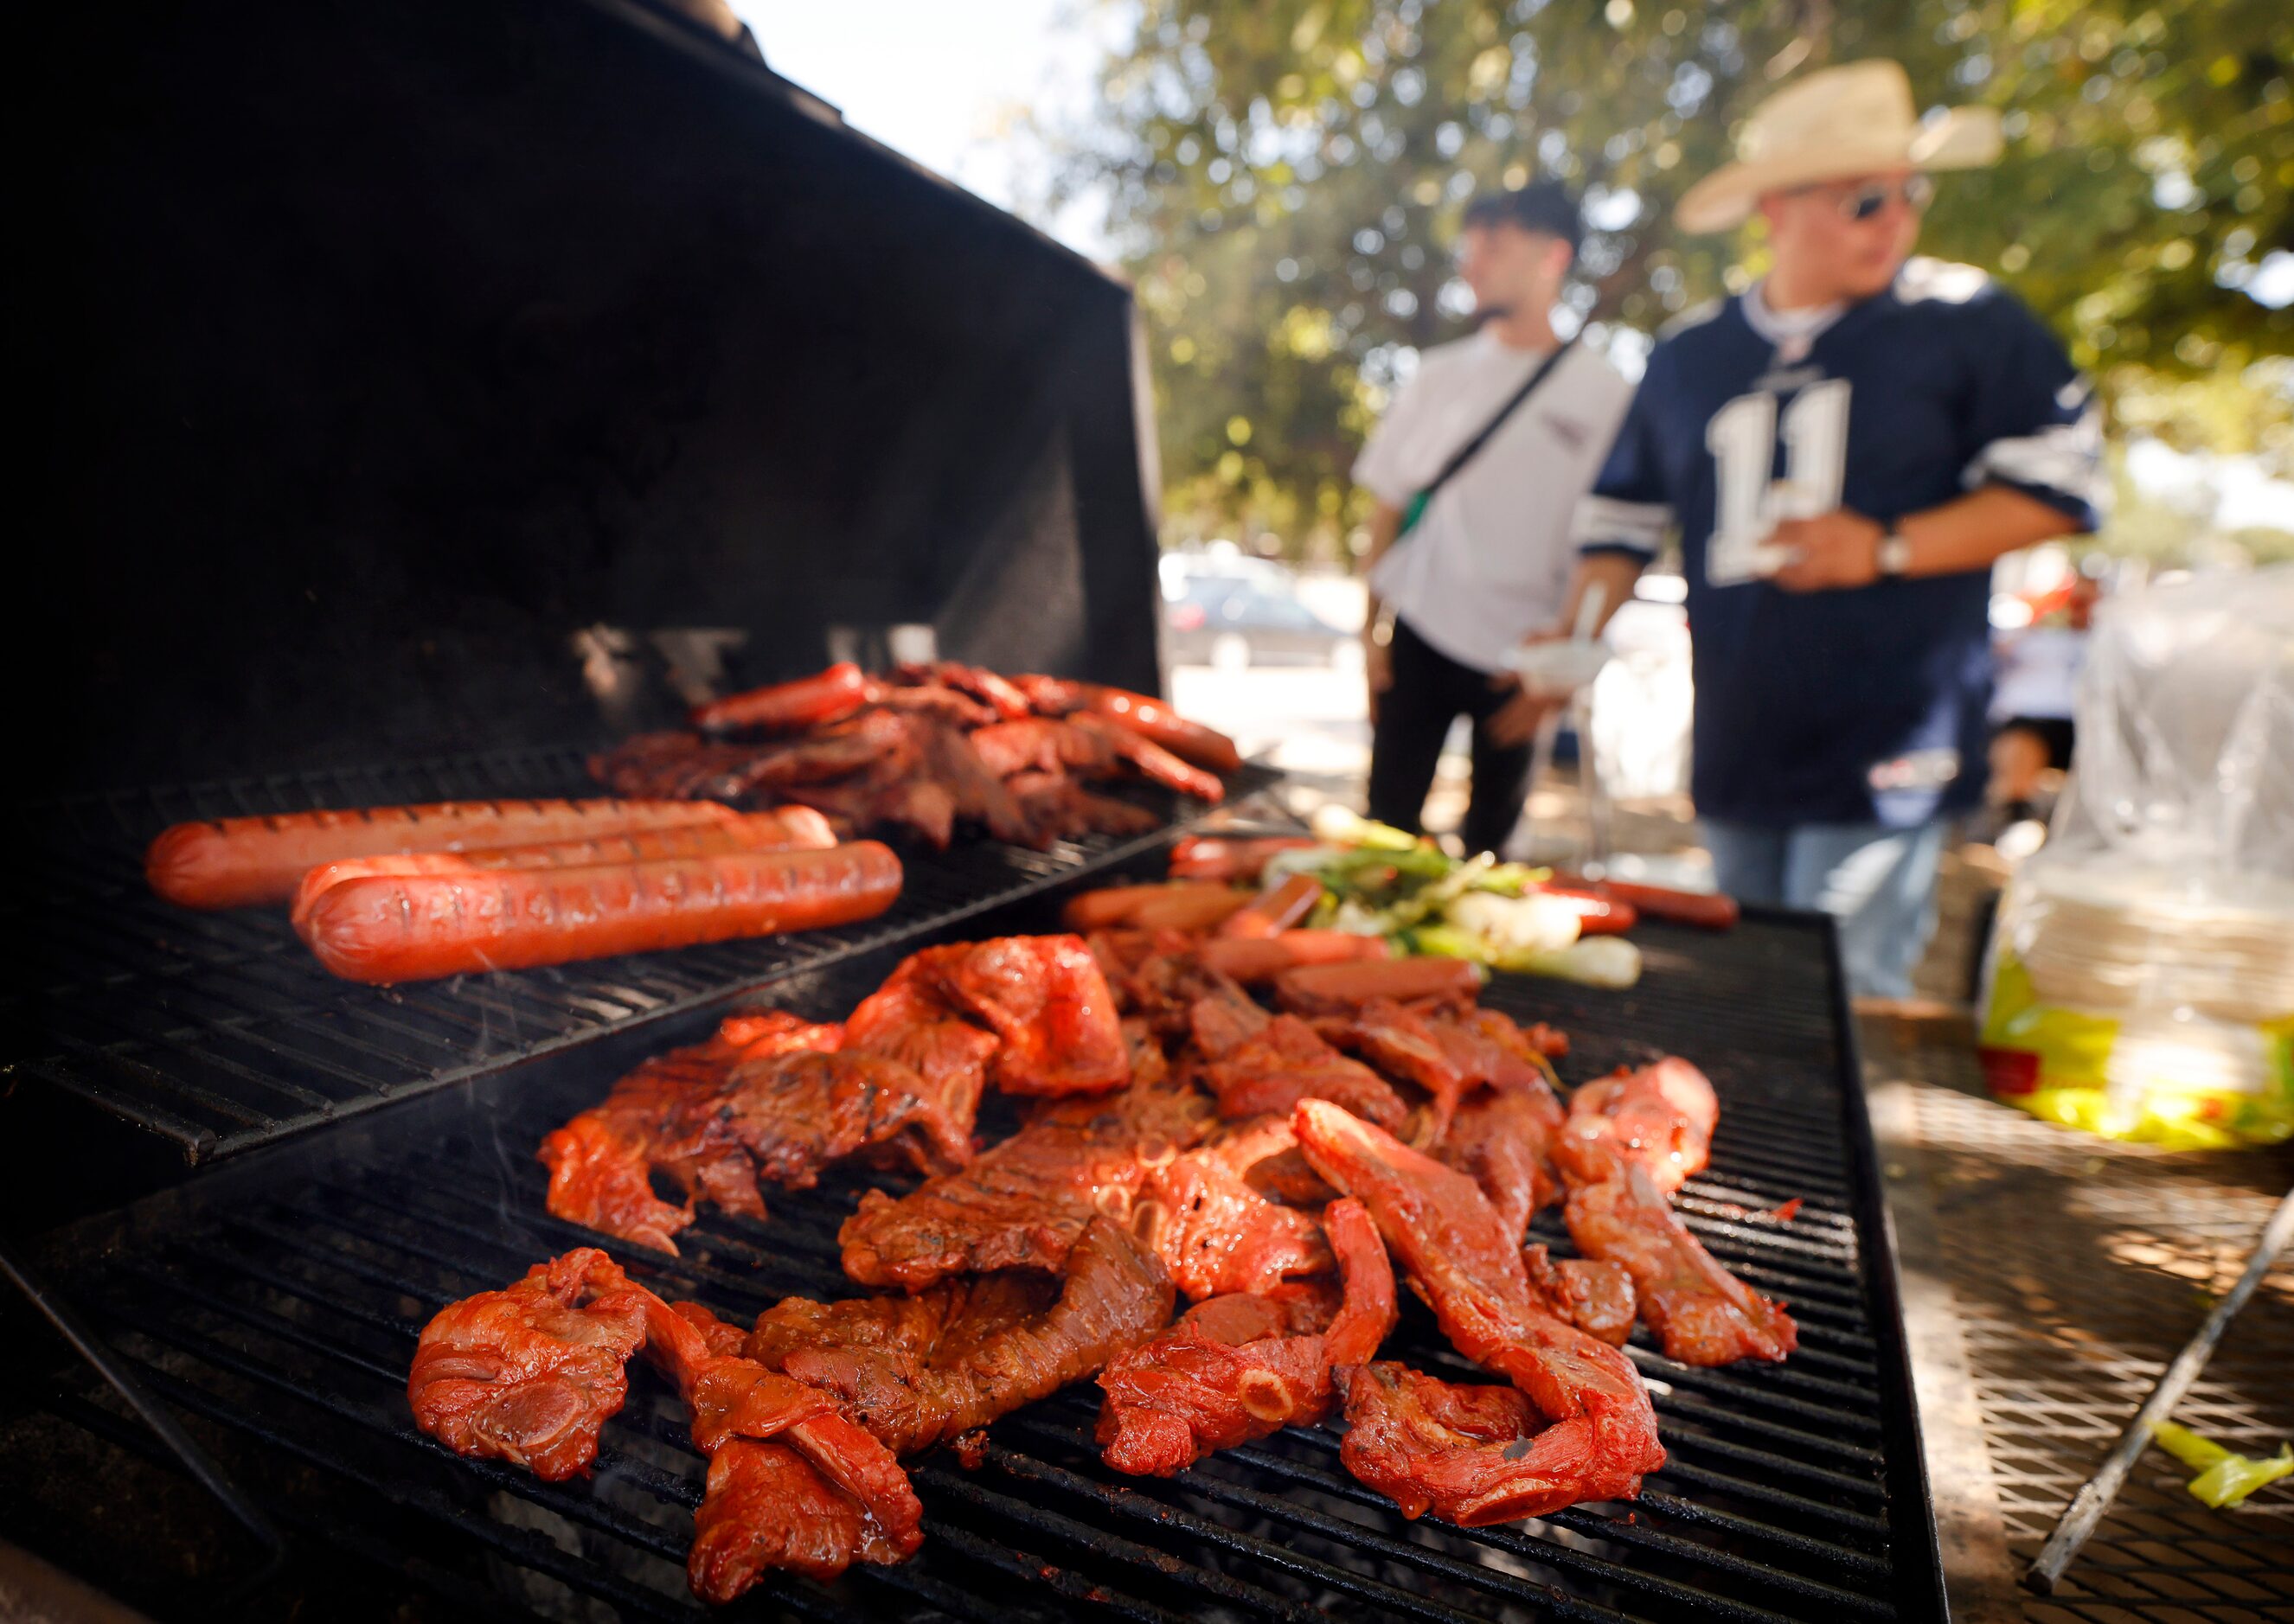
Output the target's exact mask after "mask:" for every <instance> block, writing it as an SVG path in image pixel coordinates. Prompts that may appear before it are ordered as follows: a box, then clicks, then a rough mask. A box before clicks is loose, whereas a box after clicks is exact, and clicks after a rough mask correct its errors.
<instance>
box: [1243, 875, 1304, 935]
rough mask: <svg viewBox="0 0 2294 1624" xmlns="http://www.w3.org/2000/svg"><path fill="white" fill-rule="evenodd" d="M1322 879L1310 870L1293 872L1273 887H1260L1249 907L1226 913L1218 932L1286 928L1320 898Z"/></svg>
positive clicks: (1260, 932) (1266, 931)
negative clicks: (1265, 888)
mask: <svg viewBox="0 0 2294 1624" xmlns="http://www.w3.org/2000/svg"><path fill="white" fill-rule="evenodd" d="M1322 896H1323V891H1322V881H1320V880H1317V879H1315V878H1314V875H1312V874H1293V875H1291V876H1290V877H1289V879H1288V880H1285V881H1283V882H1282V883H1281V884H1280V885H1278V886H1276V887H1275V888H1274V889H1272V890H1268V891H1261V892H1260V893H1259V894H1258V899H1257V901H1255V902H1253V903H1252V904H1251V905H1249V907H1247V908H1242V909H1239V910H1238V911H1236V912H1235V913H1233V914H1229V915H1227V917H1226V920H1225V922H1224V923H1222V924H1221V925H1220V926H1219V928H1218V933H1219V934H1220V935H1221V936H1233V937H1245V938H1248V937H1268V936H1273V935H1274V934H1276V933H1277V932H1279V931H1283V930H1289V928H1290V927H1291V926H1293V925H1295V924H1297V922H1299V921H1300V920H1302V919H1304V918H1306V915H1307V914H1312V913H1313V912H1314V905H1315V904H1316V903H1318V902H1320V901H1322Z"/></svg>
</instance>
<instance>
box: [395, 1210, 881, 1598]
mask: <svg viewBox="0 0 2294 1624" xmlns="http://www.w3.org/2000/svg"><path fill="white" fill-rule="evenodd" d="M706 1317H707V1316H706V1315H705V1313H704V1315H703V1316H702V1318H704V1319H705V1318H706ZM641 1348H642V1349H644V1350H645V1351H646V1352H647V1357H648V1358H649V1359H650V1360H651V1361H652V1362H653V1363H654V1364H655V1366H657V1367H658V1368H660V1369H661V1370H662V1371H663V1374H664V1375H666V1376H669V1377H670V1379H671V1381H672V1382H674V1383H675V1384H676V1385H677V1389H678V1392H679V1393H680V1394H681V1395H682V1396H683V1398H684V1400H685V1401H686V1404H687V1407H688V1408H689V1409H691V1410H692V1412H693V1441H694V1446H695V1448H696V1449H699V1450H700V1451H701V1452H702V1453H703V1454H704V1455H705V1456H708V1457H709V1458H710V1463H709V1476H708V1482H707V1486H706V1488H705V1490H704V1496H703V1499H702V1504H701V1508H700V1510H699V1511H698V1512H697V1513H696V1514H695V1518H694V1541H693V1547H692V1549H691V1550H690V1552H689V1553H688V1555H687V1564H686V1574H687V1581H688V1582H689V1583H690V1584H691V1585H692V1587H693V1590H694V1593H695V1594H696V1595H697V1596H701V1597H702V1598H703V1599H704V1600H706V1601H712V1602H727V1601H730V1600H731V1599H732V1598H733V1597H735V1596H738V1595H739V1594H740V1593H741V1592H742V1591H744V1590H745V1589H747V1588H748V1587H750V1586H751V1585H752V1584H754V1583H755V1582H756V1581H757V1579H759V1578H760V1577H761V1575H762V1574H763V1573H764V1571H766V1570H767V1569H769V1568H775V1567H787V1568H793V1569H794V1570H796V1571H800V1572H803V1573H807V1574H809V1575H811V1576H812V1577H814V1578H818V1579H833V1578H834V1577H835V1576H836V1575H837V1574H839V1573H842V1571H844V1570H845V1568H846V1567H847V1566H848V1565H850V1563H852V1562H854V1561H856V1560H857V1561H863V1562H898V1561H900V1560H901V1559H903V1558H904V1557H907V1556H908V1555H913V1554H914V1553H915V1549H916V1547H917V1546H918V1545H919V1544H920V1543H921V1542H922V1539H923V1531H922V1528H921V1526H920V1525H921V1523H922V1519H923V1507H922V1506H920V1505H918V1504H917V1501H916V1498H915V1491H914V1490H911V1489H910V1488H909V1486H908V1481H907V1474H904V1473H903V1472H901V1470H900V1468H899V1463H898V1462H897V1461H895V1460H894V1459H893V1458H892V1457H891V1454H889V1453H888V1452H887V1451H886V1450H885V1449H884V1448H883V1445H881V1444H879V1443H878V1442H877V1441H875V1439H874V1438H872V1437H871V1436H869V1435H868V1433H866V1432H865V1431H863V1430H862V1429H861V1428H859V1427H858V1426H856V1425H853V1424H852V1423H851V1422H850V1421H848V1420H846V1419H845V1418H844V1417H842V1415H840V1414H839V1413H838V1411H837V1408H836V1404H835V1401H834V1400H833V1399H831V1398H830V1397H828V1395H826V1394H825V1393H818V1392H816V1391H814V1390H813V1389H811V1388H809V1387H806V1386H805V1385H803V1384H801V1383H799V1382H797V1381H794V1380H793V1379H791V1378H789V1377H787V1376H781V1375H778V1374H777V1373H775V1372H773V1371H770V1370H767V1369H766V1368H764V1367H763V1366H761V1365H759V1364H757V1363H755V1362H754V1361H752V1360H746V1359H743V1358H740V1357H738V1356H737V1355H734V1354H730V1353H727V1352H721V1351H720V1350H718V1349H716V1348H713V1347H712V1345H711V1344H710V1341H709V1339H708V1338H707V1337H706V1336H704V1335H703V1334H702V1333H701V1331H700V1330H699V1329H698V1328H696V1325H695V1323H694V1320H692V1319H691V1318H689V1317H688V1316H687V1314H685V1313H681V1312H679V1311H677V1310H673V1309H671V1307H670V1305H669V1304H668V1303H664V1302H663V1301H662V1300H661V1299H660V1298H659V1297H657V1296H655V1295H654V1294H653V1293H651V1292H649V1291H647V1290H646V1289H645V1288H644V1287H641V1286H639V1285H637V1284H635V1283H634V1282H632V1281H631V1280H630V1279H629V1278H628V1277H627V1276H626V1275H625V1274H623V1273H622V1270H621V1269H620V1267H619V1266H618V1265H616V1264H615V1263H614V1262H613V1260H612V1259H610V1258H608V1257H607V1256H606V1255H605V1254H604V1253H602V1252H599V1251H597V1250H596V1249H594V1248H592V1247H587V1246H584V1247H579V1248H577V1249H575V1250H573V1251H572V1252H568V1253H566V1254H565V1255H564V1256H562V1257H557V1258H553V1259H551V1260H550V1261H549V1263H537V1264H536V1265H534V1267H533V1269H532V1270H531V1271H529V1272H528V1273H527V1275H526V1278H525V1279H523V1280H521V1281H519V1282H518V1283H517V1285H515V1286H512V1287H508V1289H506V1290H502V1291H487V1292H480V1293H479V1294H477V1295H476V1296H472V1297H467V1298H465V1299H463V1300H462V1301H461V1302H460V1303H451V1304H449V1305H448V1306H447V1307H446V1308H444V1309H443V1310H442V1311H440V1312H439V1313H438V1314H437V1315H436V1316H435V1318H434V1319H433V1320H431V1321H430V1323H429V1325H427V1327H425V1328H424V1329H423V1332H422V1336H421V1339H420V1341H419V1344H418V1345H417V1347H416V1350H415V1355H414V1366H413V1368H412V1370H411V1372H410V1373H409V1375H408V1378H407V1397H408V1400H409V1401H410V1402H411V1405H412V1406H413V1409H414V1416H415V1421H416V1423H417V1425H419V1426H420V1427H421V1428H422V1430H423V1431H425V1432H427V1433H431V1434H432V1435H433V1436H435V1437H436V1438H438V1439H439V1440H440V1441H442V1442H443V1443H445V1444H446V1446H447V1447H448V1448H450V1449H453V1450H454V1451H455V1452H456V1453H458V1454H463V1455H480V1456H492V1457H495V1458H500V1459H504V1460H508V1461H511V1462H513V1463H514V1464H517V1465H520V1466H528V1467H530V1468H531V1469H532V1470H533V1472H534V1474H536V1475H537V1476H540V1477H541V1478H544V1479H545V1480H548V1481H551V1482H557V1481H559V1480H562V1479H564V1478H566V1477H570V1476H573V1474H576V1473H579V1472H582V1471H585V1470H587V1469H588V1466H589V1465H590V1461H591V1460H592V1459H594V1458H596V1454H597V1448H598V1429H599V1427H600V1426H601V1425H603V1424H604V1422H605V1421H606V1418H607V1417H610V1416H612V1415H614V1413H615V1412H616V1411H618V1410H619V1409H621V1406H622V1399H623V1397H624V1396H625V1394H626V1393H627V1391H628V1387H627V1383H628V1364H629V1360H630V1356H631V1355H632V1354H634V1353H636V1352H638V1351H639V1349H641Z"/></svg>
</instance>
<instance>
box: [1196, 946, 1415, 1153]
mask: <svg viewBox="0 0 2294 1624" xmlns="http://www.w3.org/2000/svg"><path fill="white" fill-rule="evenodd" d="M1197 974H1198V975H1199V976H1200V977H1205V978H1210V980H1211V981H1212V984H1213V990H1211V991H1210V992H1208V993H1206V994H1204V995H1202V996H1200V997H1198V998H1197V999H1196V1000H1195V1001H1194V1003H1192V1005H1191V1006H1190V1007H1189V1009H1188V1021H1189V1025H1190V1027H1191V1028H1192V1034H1193V1037H1194V1043H1195V1048H1196V1050H1197V1051H1198V1052H1200V1054H1201V1055H1202V1056H1203V1057H1204V1059H1205V1060H1206V1061H1207V1062H1208V1063H1207V1064H1206V1065H1205V1066H1204V1067H1203V1068H1202V1077H1203V1081H1204V1082H1205V1083H1207V1084H1209V1086H1210V1089H1211V1092H1213V1093H1215V1094H1216V1095H1217V1096H1218V1108H1219V1115H1220V1116H1222V1117H1229V1118H1233V1117H1257V1116H1261V1115H1264V1114H1265V1113H1266V1112H1269V1111H1275V1112H1287V1111H1289V1109H1290V1108H1292V1107H1294V1106H1296V1105H1297V1103H1298V1101H1300V1100H1337V1101H1338V1103H1339V1104H1341V1105H1343V1106H1345V1107H1346V1108H1347V1109H1348V1110H1349V1111H1352V1112H1353V1113H1354V1115H1355V1116H1358V1117H1363V1118H1365V1119H1367V1120H1369V1121H1371V1122H1375V1123H1378V1124H1379V1125H1381V1126H1385V1127H1389V1128H1398V1127H1400V1126H1401V1125H1403V1121H1404V1119H1405V1118H1407V1117H1408V1116H1409V1115H1410V1108H1409V1107H1408V1106H1407V1105H1405V1104H1404V1103H1403V1099H1402V1096H1401V1095H1400V1094H1397V1093H1395V1092H1394V1086H1393V1084H1389V1083H1388V1082H1387V1080H1386V1079H1385V1078H1384V1077H1381V1076H1379V1075H1378V1073H1376V1072H1374V1071H1372V1070H1371V1068H1369V1067H1367V1066H1365V1065H1363V1063H1362V1062H1361V1061H1360V1060H1349V1059H1348V1058H1347V1057H1346V1056H1345V1055H1343V1054H1340V1053H1339V1052H1338V1051H1337V1050H1336V1049H1334V1048H1332V1047H1331V1046H1330V1043H1329V1042H1328V1041H1327V1040H1325V1039H1324V1038H1323V1037H1322V1035H1321V1034H1320V1033H1318V1032H1316V1031H1315V1030H1314V1027H1311V1026H1309V1025H1307V1024H1306V1022H1305V1021H1304V1020H1301V1019H1299V1018H1298V1017H1297V1016H1295V1015H1269V1014H1268V1013H1267V1012H1266V1011H1265V1010H1262V1009H1260V1008H1259V1007H1258V1005H1257V1004H1256V1003H1252V1002H1251V999H1250V995H1249V994H1248V993H1246V992H1244V991H1243V990H1242V988H1241V987H1239V986H1236V985H1235V983H1233V982H1232V981H1230V980H1228V979H1227V978H1225V977H1224V976H1219V975H1216V972H1212V971H1201V970H1199V971H1198V972H1197Z"/></svg>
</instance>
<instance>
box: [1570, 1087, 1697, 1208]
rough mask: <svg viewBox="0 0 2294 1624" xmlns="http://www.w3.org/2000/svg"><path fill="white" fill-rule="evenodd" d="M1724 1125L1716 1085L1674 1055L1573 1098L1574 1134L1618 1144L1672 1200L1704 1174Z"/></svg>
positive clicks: (1572, 1118) (1571, 1124) (1571, 1118)
mask: <svg viewBox="0 0 2294 1624" xmlns="http://www.w3.org/2000/svg"><path fill="white" fill-rule="evenodd" d="M1720 1120H1721V1101H1720V1099H1719V1097H1718V1096H1717V1095H1715V1094H1714V1093H1713V1092H1712V1084H1711V1083H1710V1082H1708V1081H1706V1080H1705V1076H1704V1073H1703V1072H1701V1071H1699V1070H1697V1069H1696V1067H1694V1066H1692V1065H1690V1064H1689V1063H1688V1061H1687V1060H1681V1059H1680V1058H1679V1057H1678V1056H1674V1055H1667V1056H1666V1057H1665V1058H1664V1059H1663V1060H1659V1061H1658V1062H1657V1063H1656V1064H1655V1065H1654V1066H1644V1067H1642V1068H1640V1069H1639V1070H1638V1071H1623V1070H1620V1071H1618V1072H1617V1073H1615V1075H1614V1076H1607V1077H1603V1078H1601V1079H1600V1080H1599V1081H1598V1082H1595V1083H1588V1084H1585V1086H1584V1087H1582V1088H1581V1089H1579V1090H1578V1091H1577V1092H1575V1093H1574V1094H1572V1095H1571V1096H1570V1097H1569V1125H1570V1132H1571V1133H1576V1134H1583V1135H1590V1136H1596V1137H1599V1138H1604V1139H1607V1140H1610V1141H1614V1142H1615V1144H1616V1146H1617V1148H1618V1149H1620V1150H1621V1151H1623V1153H1624V1154H1625V1156H1626V1157H1628V1158H1630V1159H1631V1160H1633V1161H1637V1162H1639V1164H1640V1165H1642V1166H1643V1167H1644V1168H1646V1169H1647V1172H1648V1175H1649V1178H1650V1179H1651V1181H1654V1182H1655V1185H1656V1187H1657V1189H1658V1190H1661V1191H1662V1192H1664V1194H1665V1195H1668V1196H1670V1195H1672V1193H1673V1192H1674V1191H1675V1190H1679V1189H1680V1187H1681V1186H1682V1185H1683V1184H1685V1183H1687V1182H1688V1181H1689V1180H1690V1179H1693V1178H1695V1177H1696V1175H1697V1174H1698V1173H1702V1172H1704V1164H1705V1162H1706V1161H1707V1159H1709V1157H1710V1156H1711V1152H1712V1129H1713V1127H1714V1125H1716V1124H1718V1123H1719V1121H1720Z"/></svg>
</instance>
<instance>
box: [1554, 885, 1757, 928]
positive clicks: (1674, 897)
mask: <svg viewBox="0 0 2294 1624" xmlns="http://www.w3.org/2000/svg"><path fill="white" fill-rule="evenodd" d="M1556 878H1558V879H1559V880H1561V881H1563V882H1564V883H1566V884H1568V885H1574V886H1582V887H1583V888H1584V889H1587V890H1589V891H1592V892H1594V893H1596V894H1598V895H1599V896H1603V897H1609V898H1610V899H1611V900H1613V901H1615V902H1629V903H1631V904H1632V905H1633V906H1634V907H1636V908H1638V909H1639V910H1640V911H1641V912H1642V913H1643V914H1647V915H1648V916H1649V917H1650V918H1651V919H1668V920H1671V921H1672V922H1674V923H1675V924H1680V925H1702V926H1703V927H1704V929H1706V930H1729V929H1731V928H1732V927H1734V926H1735V924H1736V923H1737V899H1736V898H1735V897H1731V896H1729V894H1728V893H1726V892H1725V891H1677V890H1674V889H1672V887H1671V886H1665V885H1634V884H1631V883H1630V882H1628V881H1623V880H1597V881H1584V880H1580V879H1578V878H1577V877H1576V876H1574V875H1573V874H1562V875H1557V876H1556Z"/></svg>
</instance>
